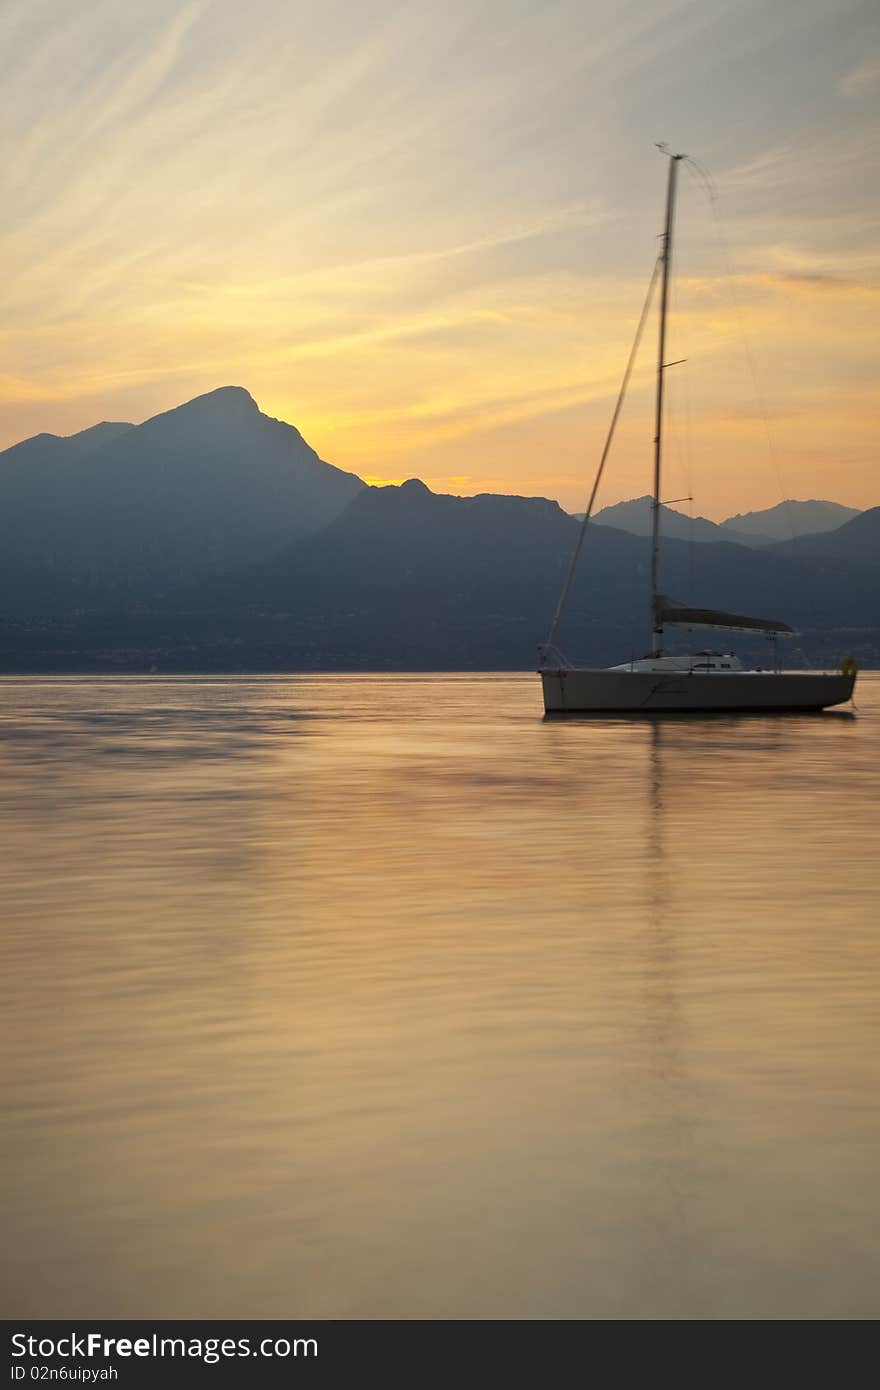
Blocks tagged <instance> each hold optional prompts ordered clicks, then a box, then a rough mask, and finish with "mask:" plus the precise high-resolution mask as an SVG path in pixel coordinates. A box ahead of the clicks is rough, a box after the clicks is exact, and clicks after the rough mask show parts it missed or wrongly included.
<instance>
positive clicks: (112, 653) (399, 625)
mask: <svg viewBox="0 0 880 1390" xmlns="http://www.w3.org/2000/svg"><path fill="white" fill-rule="evenodd" d="M849 524H851V525H852V526H853V527H854V528H856V529H857V530H858V529H859V528H861V530H863V531H864V532H865V534H864V536H863V538H862V539H863V542H864V547H865V550H866V552H867V553H869V554H870V552H871V547H872V545H873V541H872V539H871V536H870V535H869V534H868V532H869V531H870V530H871V527H872V526H874V527H880V509H875V512H874V513H873V514H872V513H865V514H864V516H861V517H859V518H857V519H856V520H855V521H854V522H853V523H849ZM577 533H578V523H577V522H576V521H575V520H574V518H573V517H571V516H568V515H567V514H566V513H565V512H563V511H562V510H561V508H560V507H559V506H558V505H557V504H556V503H555V502H551V501H547V500H545V499H541V498H523V497H509V496H494V495H491V494H484V495H482V496H479V497H472V498H468V497H449V496H443V495H438V494H435V493H432V492H430V491H429V489H428V488H427V487H426V486H425V485H424V483H421V482H419V481H417V480H416V479H412V480H410V481H409V482H407V483H404V484H403V485H402V486H400V487H384V488H367V487H364V488H361V489H359V490H358V492H357V493H356V494H355V496H354V497H353V498H352V500H351V502H350V503H349V505H348V506H347V507H346V508H345V509H344V510H343V511H341V512H340V513H339V514H338V515H337V516H336V517H335V518H334V519H333V520H332V521H331V522H330V523H329V524H328V525H327V526H325V527H323V528H322V529H321V530H320V531H316V532H313V533H311V534H310V535H307V536H304V537H302V538H301V539H300V540H299V541H297V542H295V543H293V544H291V545H288V546H287V547H285V548H283V549H281V550H279V551H278V552H277V553H276V554H275V555H273V556H271V557H268V558H267V559H266V560H265V561H264V562H263V563H261V564H250V565H247V566H244V567H241V568H238V569H234V570H230V571H229V572H228V573H226V574H224V575H219V576H214V577H210V578H203V579H201V580H200V581H198V582H188V583H185V584H184V585H182V586H181V587H180V588H179V589H177V590H175V591H173V592H169V593H167V594H166V596H165V597H164V598H163V599H161V600H153V601H152V602H151V603H149V604H143V603H142V604H139V605H133V604H131V603H128V604H125V603H120V604H119V606H118V608H117V609H115V610H113V609H111V608H109V607H105V608H104V609H103V610H101V611H100V612H86V613H79V614H76V613H71V612H70V611H69V610H68V611H67V612H66V613H54V614H50V615H46V614H43V615H42V616H40V615H36V616H25V615H17V616H16V615H9V616H7V618H6V619H0V667H2V669H4V670H133V671H136V670H147V671H149V670H154V669H155V670H160V671H174V670H178V671H236V670H241V671H284V670H356V669H367V670H383V669H396V670H416V669H423V670H424V669H435V670H436V669H447V670H450V669H452V670H456V669H461V670H464V669H528V668H530V667H533V666H534V664H535V659H536V655H537V644H538V643H539V642H540V641H542V640H543V639H544V638H545V636H546V634H547V629H548V627H549V625H550V619H551V616H552V613H553V610H554V607H555V605H556V600H557V597H558V594H559V590H560V587H561V584H562V580H563V578H564V575H565V572H566V569H567V567H568V562H569V557H570V555H571V553H572V548H573V546H574V543H575V540H576V537H577ZM803 540H804V542H806V538H803ZM830 540H831V537H826V538H825V541H824V543H825V544H827V543H828V542H830ZM650 548H651V547H650V541H649V539H648V538H647V537H642V536H634V535H631V534H629V533H628V532H625V531H619V530H617V529H615V528H614V527H611V526H597V527H595V528H593V529H592V530H591V532H590V535H589V537H588V542H587V545H586V547H585V550H584V555H583V558H582V563H581V565H580V566H579V569H578V573H577V577H576V580H575V583H574V586H573V588H572V592H571V596H570V599H569V603H568V607H567V610H566V616H565V619H564V622H563V625H562V630H561V632H560V634H559V645H560V646H561V648H562V650H563V651H564V652H565V653H566V654H567V655H568V656H570V657H571V658H573V659H575V660H579V661H585V662H588V663H596V664H600V665H608V664H610V663H612V662H614V661H620V660H626V659H627V658H628V657H629V656H631V655H640V654H641V653H642V652H643V651H644V649H645V647H646V644H647V642H648V627H649V623H648V586H649V576H650ZM660 578H661V587H662V589H663V591H664V592H666V593H668V594H670V595H672V596H673V597H675V598H678V599H681V600H684V601H686V602H699V603H701V604H705V605H707V606H710V607H715V608H722V609H727V610H731V611H735V612H752V613H754V614H765V615H769V616H772V617H777V616H778V617H780V618H782V619H783V620H785V621H788V622H791V623H792V625H793V626H794V627H796V628H798V629H799V633H800V635H799V636H798V637H796V638H794V639H791V640H790V641H788V642H786V643H785V644H784V645H783V648H782V650H783V652H784V653H785V659H786V661H787V662H788V663H789V664H791V665H795V666H796V665H799V664H811V663H822V664H824V663H830V664H833V665H836V664H837V662H838V661H839V659H840V657H841V655H843V654H844V653H851V654H852V655H854V656H855V657H856V658H857V659H858V661H859V663H860V664H861V665H863V666H875V665H878V664H880V622H878V614H877V601H876V594H877V570H876V568H875V567H872V564H871V563H869V562H868V561H864V562H862V561H860V560H858V559H855V560H853V559H847V558H846V557H844V558H841V557H840V556H838V555H837V554H833V555H825V554H810V553H809V547H808V546H807V545H806V544H804V546H802V553H796V554H794V555H793V554H792V550H791V547H790V546H788V547H785V546H771V547H768V548H766V549H764V548H762V549H759V550H749V551H747V550H745V549H744V548H743V547H740V546H736V545H699V546H691V545H689V544H687V543H686V542H684V541H679V540H675V539H669V540H666V541H665V542H664V544H663V547H662V550H661V571H660ZM695 640H696V641H697V642H698V644H699V645H700V646H702V645H712V646H718V645H719V643H722V642H723V643H724V644H725V645H726V644H728V643H729V644H730V645H731V646H732V647H733V649H734V650H735V651H737V652H738V653H739V654H740V655H741V656H743V657H744V658H745V659H746V660H752V661H755V662H757V664H759V665H762V664H765V663H766V661H767V657H768V652H767V643H766V641H765V640H764V639H763V638H760V637H754V636H750V635H745V634H728V633H717V634H715V633H702V632H699V633H697V634H695V635H693V636H692V635H690V634H688V633H687V632H685V631H677V630H675V629H672V630H670V632H669V635H668V646H669V648H670V649H671V650H677V649H681V648H682V646H687V645H689V644H690V645H692V644H693V643H694V641H695Z"/></svg>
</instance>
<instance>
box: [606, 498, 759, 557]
mask: <svg viewBox="0 0 880 1390" xmlns="http://www.w3.org/2000/svg"><path fill="white" fill-rule="evenodd" d="M653 507H654V499H653V498H652V497H633V498H631V499H630V501H628V502H617V503H616V504H615V505H614V506H612V507H603V509H602V511H600V512H597V513H596V515H595V516H594V517H593V521H594V522H595V523H596V525H598V526H616V527H617V528H618V530H620V531H629V532H630V534H631V535H633V536H650V534H651V529H652V526H653ZM660 534H661V536H663V538H664V539H666V538H667V537H668V538H670V539H672V540H680V541H691V540H693V541H699V542H700V543H701V544H703V543H705V542H708V541H727V542H733V543H734V544H737V545H749V546H752V545H754V544H755V543H756V542H755V539H754V537H752V536H749V535H746V534H742V535H739V534H737V533H736V532H735V531H734V530H733V529H732V528H731V529H729V530H724V529H723V528H722V527H721V526H718V525H716V523H715V522H714V521H709V520H708V519H707V518H706V517H704V516H695V517H690V516H687V515H685V513H684V512H677V511H675V510H674V509H673V508H672V507H667V506H664V505H662V504H661V506H660Z"/></svg>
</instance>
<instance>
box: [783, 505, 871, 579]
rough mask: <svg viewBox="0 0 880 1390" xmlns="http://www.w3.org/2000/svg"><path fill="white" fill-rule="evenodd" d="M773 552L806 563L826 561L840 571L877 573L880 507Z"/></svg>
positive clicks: (796, 539)
mask: <svg viewBox="0 0 880 1390" xmlns="http://www.w3.org/2000/svg"><path fill="white" fill-rule="evenodd" d="M772 549H773V550H774V551H777V552H782V553H784V552H786V551H788V552H789V553H790V554H794V555H796V556H797V557H798V558H801V559H805V560H812V561H823V562H824V563H825V565H828V564H832V565H834V566H836V567H837V568H838V569H841V570H846V571H851V570H852V569H853V568H856V567H858V568H867V569H871V570H874V571H876V570H878V569H880V507H869V508H868V510H867V511H866V512H856V514H855V516H854V517H853V518H852V520H851V521H846V522H844V524H843V525H842V526H838V527H837V529H836V530H834V531H819V532H816V533H814V534H812V535H807V536H796V537H795V539H794V540H793V541H787V542H786V541H784V542H781V543H779V544H777V545H774V546H773V547H772Z"/></svg>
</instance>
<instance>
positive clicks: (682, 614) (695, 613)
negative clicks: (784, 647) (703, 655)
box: [654, 594, 795, 635]
mask: <svg viewBox="0 0 880 1390" xmlns="http://www.w3.org/2000/svg"><path fill="white" fill-rule="evenodd" d="M654 621H655V626H656V627H658V628H659V627H669V626H676V625H677V626H679V627H725V628H730V629H732V630H733V631H735V632H766V633H788V634H789V635H793V634H794V631H795V629H794V628H793V627H789V625H788V623H781V622H779V621H778V620H777V619H776V618H747V617H745V616H744V615H743V614H742V613H722V612H719V611H718V610H717V609H715V608H689V607H688V606H687V605H686V604H684V603H678V602H677V600H676V599H674V598H667V597H666V595H665V594H658V595H657V599H656V604H655V608H654Z"/></svg>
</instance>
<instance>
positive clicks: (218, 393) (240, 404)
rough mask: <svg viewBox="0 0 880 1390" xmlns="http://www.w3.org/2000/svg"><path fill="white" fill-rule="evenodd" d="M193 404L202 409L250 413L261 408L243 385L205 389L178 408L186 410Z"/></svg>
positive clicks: (257, 411) (257, 412) (255, 412)
mask: <svg viewBox="0 0 880 1390" xmlns="http://www.w3.org/2000/svg"><path fill="white" fill-rule="evenodd" d="M191 406H195V407H197V408H198V409H200V410H206V409H209V410H213V409H222V410H235V411H238V412H243V413H247V414H249V415H256V414H259V410H260V407H259V406H258V405H257V403H256V401H255V400H254V398H253V396H252V395H251V393H250V391H246V390H245V388H244V387H243V386H218V387H217V388H216V390H214V391H205V392H204V394H203V395H201V396H193V398H192V400H191V401H187V402H186V405H183V406H180V407H178V408H179V409H180V410H186V409H188V408H190V407H191Z"/></svg>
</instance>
